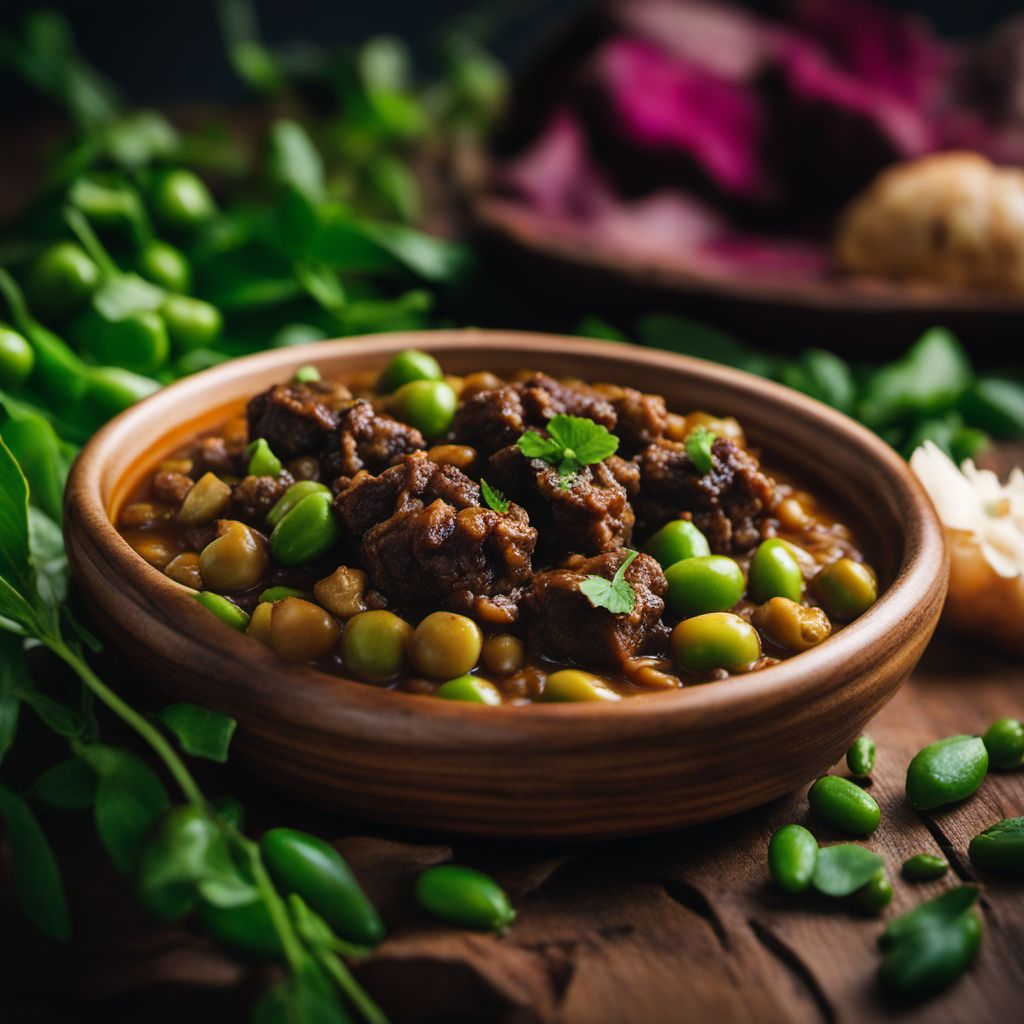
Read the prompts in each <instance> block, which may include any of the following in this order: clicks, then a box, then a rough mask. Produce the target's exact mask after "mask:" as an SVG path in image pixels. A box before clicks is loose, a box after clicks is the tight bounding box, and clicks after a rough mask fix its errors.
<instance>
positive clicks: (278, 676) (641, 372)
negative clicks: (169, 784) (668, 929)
mask: <svg viewBox="0 0 1024 1024" xmlns="http://www.w3.org/2000/svg"><path fill="white" fill-rule="evenodd" d="M410 346H415V347H418V348H423V349H427V350H428V351H430V352H432V353H433V354H434V355H436V356H437V357H438V359H440V361H441V363H442V365H443V366H444V367H445V369H446V370H447V371H450V372H453V373H465V372H469V371H471V370H478V369H490V370H493V371H495V372H497V373H499V374H502V373H510V372H512V371H514V370H516V369H520V368H522V367H524V366H528V367H531V368H535V369H539V370H545V371H547V372H548V373H551V374H553V375H556V376H559V375H561V376H567V375H578V376H582V377H585V378H587V379H589V380H605V381H612V382H616V383H620V384H626V385H631V386H633V387H637V388H642V389H644V390H648V391H656V392H659V393H661V394H664V395H665V397H666V398H667V400H668V402H669V406H670V408H672V409H675V410H682V411H685V410H689V409H694V408H700V409H706V410H708V411H710V412H713V413H718V414H723V415H724V414H731V415H735V416H736V417H738V418H739V420H740V422H741V423H742V424H743V425H744V427H745V428H746V431H747V435H748V437H749V438H750V439H751V441H752V443H753V444H754V445H756V446H758V447H760V448H761V449H762V450H763V451H764V454H765V461H766V462H767V464H768V465H769V466H770V467H772V468H775V469H785V470H786V471H788V472H791V473H793V474H795V476H796V477H797V479H798V480H800V481H801V482H802V483H804V484H805V485H806V486H807V487H808V488H809V489H810V490H811V491H812V492H815V493H819V494H826V495H828V496H829V497H830V498H831V501H832V503H833V506H834V507H835V508H836V509H837V511H838V512H839V513H840V514H841V516H842V517H843V518H844V519H846V520H847V521H851V522H853V523H854V524H855V525H856V526H858V527H859V529H860V535H861V540H862V542H863V546H864V547H865V549H866V550H867V552H868V554H869V556H870V557H871V559H872V560H873V562H874V564H875V565H876V567H877V568H878V569H879V571H880V576H881V578H882V579H883V582H885V583H887V584H888V585H887V587H886V588H885V590H884V593H883V594H882V596H881V597H880V599H879V600H878V602H877V603H876V604H875V605H874V607H872V608H871V609H870V610H869V611H868V612H867V613H866V614H864V615H863V616H862V617H861V618H859V619H858V620H857V621H856V622H853V623H852V624H850V625H849V626H847V627H846V628H845V629H843V630H841V631H840V632H839V633H837V634H836V635H835V636H833V637H832V638H830V639H829V640H827V641H826V642H825V643H824V644H822V645H821V646H820V647H818V648H815V649H813V650H811V651H808V652H806V653H803V654H800V655H797V656H796V657H794V658H792V659H790V660H788V661H784V662H782V663H781V664H779V665H776V666H772V667H770V668H767V669H764V670H762V671H759V672H754V673H752V674H750V675H745V676H738V677H733V678H730V679H727V680H725V681H722V682H715V683H709V684H706V685H701V686H693V687H689V688H683V689H681V690H674V691H666V692H659V693H651V694H649V695H640V696H637V697H633V698H630V699H627V700H624V701H621V702H619V703H616V704H607V705H605V704H563V705H553V704H538V705H529V706H501V707H486V706H482V705H473V704H463V703H460V702H457V701H442V700H434V699H431V698H429V697H423V696H416V695H410V694H405V693H396V692H392V691H387V690H382V689H378V688H375V687H373V686H370V685H367V684H365V683H361V682H357V681H354V680H348V679H342V678H338V677H335V676H331V675H327V674H325V673H322V672H320V671H317V670H315V669H314V668H311V667H306V666H296V665H294V664H291V663H289V662H286V661H284V660H282V659H280V658H279V657H278V656H277V655H276V654H274V653H273V652H271V651H270V650H269V649H267V648H265V647H263V646H262V645H261V644H260V643H258V642H257V641H255V640H253V639H250V638H249V637H246V636H244V635H243V634H240V633H237V632H235V631H233V630H232V629H230V628H228V627H227V626H225V625H223V624H222V623H220V622H218V621H217V620H216V619H215V618H213V616H211V615H210V613H209V612H208V611H206V610H205V609H204V608H202V607H200V606H199V605H198V604H197V603H196V602H195V601H194V600H193V599H192V598H191V597H190V596H189V594H188V593H187V592H185V591H184V590H183V589H182V588H180V587H179V586H178V585H177V584H175V583H173V582H171V581H170V580H169V579H168V578H167V577H166V576H164V575H163V574H162V573H161V572H159V571H158V570H157V569H154V568H152V567H151V566H150V565H148V564H147V563H146V562H145V561H143V559H142V558H141V557H139V556H138V555H137V554H136V553H135V552H134V551H133V550H132V549H131V548H130V547H129V546H128V544H127V543H125V541H124V540H122V538H121V537H120V536H119V535H118V533H117V531H116V530H115V529H114V527H113V526H112V525H111V517H112V516H116V515H117V513H118V510H119V508H120V507H121V505H122V504H123V503H124V501H125V500H126V498H127V496H128V495H129V494H130V493H131V491H132V490H133V489H134V488H135V487H136V486H137V484H138V483H139V481H140V480H141V479H142V478H143V475H144V474H145V473H147V472H148V471H149V470H151V468H152V467H153V465H154V464H155V462H156V461H158V460H159V459H160V458H161V457H163V456H165V455H167V454H168V453H170V452H171V451H172V450H174V449H175V448H177V447H179V446H181V445H182V444H183V443H185V442H186V441H187V440H189V439H190V438H191V437H192V436H194V435H195V434H196V433H198V432H199V431H201V430H204V429H211V428H213V427H215V426H216V425H218V423H220V422H222V421H223V419H224V418H225V417H226V415H227V413H228V411H229V410H236V409H237V408H238V407H239V405H240V403H241V402H242V401H244V400H245V399H246V398H248V397H249V396H251V395H253V394H255V393H257V392H259V391H261V390H263V389H264V388H266V387H268V386H270V385H271V384H273V383H276V382H279V381H281V380H283V379H286V378H287V377H288V376H289V375H290V374H291V373H292V372H293V371H294V370H295V369H297V368H298V367H299V366H302V365H304V364H306V363H310V362H315V363H316V364H317V366H319V367H320V368H321V371H322V372H323V373H324V374H325V375H326V376H330V375H337V376H342V377H343V376H344V375H345V374H346V373H350V372H358V371H365V370H367V369H371V368H375V367H380V366H383V364H384V363H385V361H386V360H387V359H388V358H389V357H390V355H391V354H392V353H394V352H396V351H398V350H400V349H403V348H408V347H410ZM65 527H66V538H67V547H68V554H69V556H70V559H71V565H72V569H73V572H74V575H75V578H76V580H77V582H78V585H79V586H80V587H81V588H82V590H83V591H84V592H85V595H86V596H87V599H88V601H89V605H90V607H91V608H92V610H93V612H94V614H95V617H96V621H97V625H98V627H99V629H100V631H101V633H102V634H103V635H104V636H105V638H106V639H107V641H108V642H109V644H110V645H112V646H113V647H114V648H116V649H117V650H118V651H120V652H121V653H122V654H123V656H124V657H125V658H126V659H127V660H128V661H129V662H130V663H131V664H132V665H133V666H134V667H135V669H136V670H137V673H138V678H139V679H140V680H142V681H143V685H145V686H147V687H152V688H154V689H155V690H156V691H157V692H158V693H159V695H160V696H161V697H162V698H170V699H174V700H184V701H193V702H196V703H200V704H206V705H209V706H212V707H216V708H219V709H221V710H223V711H225V712H227V713H228V714H231V715H233V716H234V717H235V718H236V719H238V722H239V729H238V733H237V737H236V740H235V743H234V754H235V756H236V757H237V759H238V760H239V761H241V762H244V764H246V765H247V766H248V767H249V768H250V769H251V770H252V771H253V772H254V773H256V774H257V775H259V776H261V777H262V778H264V779H265V780H266V781H267V782H268V783H270V784H271V785H273V786H275V787H278V788H280V789H283V790H285V791H287V792H289V793H291V794H294V795H295V796H296V797H297V798H299V799H301V800H305V801H308V802H310V803H313V804H317V805H320V806H322V807H327V808H334V809H337V810H339V811H345V812H348V813H351V814H355V815H358V816H360V817H363V818H367V819H374V820H378V821H382V822H389V823H392V824H398V825H404V826H414V827H422V828H427V829H433V830H442V831H450V832H457V833H466V834H476V835H488V836H506V837H533V838H539V837H543V838H553V837H606V836H618V835H628V834H637V833H644V832H653V831H657V830H662V829H669V828H674V827H677V826H681V825H687V824H691V823H695V822H700V821H707V820H710V819H715V818H721V817H724V816H726V815H729V814H733V813H735V812H737V811H741V810H744V809H746V808H749V807H753V806H755V805H757V804H762V803H765V802H766V801H769V800H772V799H774V798H776V797H779V796H781V795H783V794H784V793H787V792H789V791H791V790H792V789H794V788H795V787H798V786H802V785H804V784H805V783H807V782H809V781H810V780H811V779H813V778H814V777H815V776H816V775H817V774H819V773H820V772H821V771H822V770H823V769H825V768H826V767H828V766H829V765H831V764H832V763H833V762H835V760H836V759H837V758H838V757H839V756H840V755H841V754H842V753H843V751H844V750H845V749H846V747H847V746H848V744H849V743H850V741H851V740H852V739H853V738H854V737H855V736H856V735H857V734H858V732H859V731H860V730H861V728H862V727H863V726H864V724H865V723H866V722H867V721H868V720H869V719H870V718H871V717H872V716H873V715H874V714H875V713H876V712H877V711H878V710H879V708H881V707H882V705H883V704H885V702H886V701H887V700H888V699H889V698H890V697H891V696H892V695H893V693H894V692H895V691H896V689H897V688H898V687H899V685H900V682H901V681H902V680H903V679H904V678H905V677H906V675H907V674H908V673H909V672H910V670H911V669H912V668H913V667H914V665H915V664H916V662H917V660H918V658H919V656H920V655H921V653H922V651H923V649H924V647H925V645H926V644H927V643H928V640H929V638H930V636H931V634H932V631H933V629H934V627H935V624H936V621H937V619H938V616H939V612H940V609H941V607H942V601H943V597H944V595H945V590H946V577H947V561H946V553H945V548H944V545H943V539H942V532H941V529H940V526H939V523H938V521H937V519H936V516H935V513H934V511H933V509H932V507H931V505H930V503H929V501H928V499H927V498H926V497H925V495H924V493H923V492H922V490H921V489H920V487H919V486H918V485H917V483H916V481H915V480H914V478H913V477H912V476H911V474H910V472H909V470H908V469H907V466H906V464H905V463H904V462H903V460H902V459H901V458H900V457H899V456H898V455H897V454H896V453H895V452H894V451H892V450H891V449H890V448H888V447H887V446H886V445H885V444H883V443H882V442H881V441H880V440H878V439H877V438H876V437H875V436H874V435H873V434H871V433H869V432H868V431H867V430H865V429H863V428H862V427H860V426H858V425H857V424H856V423H854V422H853V421H851V420H849V419H847V418H846V417H844V416H842V415H840V414H839V413H837V412H834V411H833V410H831V409H828V408H826V407H825V406H823V405H821V404H819V403H817V402H815V401H812V400H811V399H809V398H806V397H804V396H803V395H800V394H798V393H797V392H795V391H791V390H788V389H786V388H783V387H780V386H778V385H775V384H771V383H766V382H765V381H763V380H760V379H758V378H755V377H752V376H749V375H747V374H744V373H741V372H738V371H735V370H731V369H727V368H724V367H721V366H717V365H713V364H710V363H705V362H702V361H699V360H693V359H687V358H683V357H681V356H676V355H672V354H668V353H664V352H658V351H653V350H648V349H640V348H633V347H630V346H625V345H615V344H609V343H605V342H593V341H581V340H578V339H570V338H561V337H553V336H545V335H537V334H515V333H500V332H483V331H440V332H426V333H414V334H394V335H378V336H374V337H367V338H349V339H346V340H342V341H333V342H321V343H316V344H314V345H311V346H302V347H299V348H289V349H279V350H275V351H271V352H266V353H263V354H261V355H256V356H252V357H249V358H246V359H240V360H237V361H234V362H231V363H227V364H225V365H223V366H219V367H216V368H214V369H211V370H207V371H206V372H204V373H200V374H198V375H196V376H194V377H190V378H188V379H187V380H184V381H181V382H180V383H178V384H175V385H173V386H171V387H169V388H167V389H166V390H164V391H161V392H159V393H158V394H156V395H154V396H153V397H152V398H149V399H147V400H146V401H144V402H142V403H140V404H139V405H137V406H135V407H134V408H132V409H130V410H128V411H127V412H125V413H123V414H122V415H121V416H119V417H118V418H117V419H116V420H114V421H113V422H111V423H110V424H108V425H107V426H106V427H105V428H104V429H103V430H101V431H100V432H99V433H98V434H97V435H96V436H95V437H94V438H93V439H92V441H90V442H89V444H88V445H87V446H86V447H85V449H84V450H83V452H82V454H81V456H80V457H79V459H78V462H77V463H76V464H75V467H74V470H73V472H72V475H71V479H70V481H69V484H68V490H67V506H66V518H65Z"/></svg>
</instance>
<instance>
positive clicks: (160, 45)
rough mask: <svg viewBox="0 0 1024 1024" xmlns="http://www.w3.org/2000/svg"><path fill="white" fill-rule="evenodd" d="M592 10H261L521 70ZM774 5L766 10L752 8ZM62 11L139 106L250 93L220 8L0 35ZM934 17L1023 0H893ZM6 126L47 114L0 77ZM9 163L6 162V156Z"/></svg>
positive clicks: (96, 6) (954, 23)
mask: <svg viewBox="0 0 1024 1024" xmlns="http://www.w3.org/2000/svg"><path fill="white" fill-rule="evenodd" d="M586 2H587V0H370V2H366V0H257V2H256V4H255V7H256V9H257V11H258V14H259V20H260V25H261V28H262V32H263V37H264V40H265V41H266V42H269V43H272V44H273V43H285V42H288V41H291V40H313V41H316V42H319V43H323V44H327V45H331V44H338V45H343V44H353V43H358V42H359V41H361V40H363V39H365V38H366V37H367V36H369V35H373V34H375V33H394V34H397V35H401V36H403V37H405V38H406V39H408V40H409V41H410V43H411V44H412V45H413V47H414V49H415V50H416V52H417V54H418V56H419V57H420V59H421V60H425V61H428V60H429V54H430V49H431V46H430V44H431V41H432V40H433V39H436V38H437V37H438V36H439V35H440V34H441V33H443V32H444V31H445V29H446V28H448V27H450V26H452V24H453V23H456V22H457V21H458V20H459V19H470V20H471V21H467V22H466V24H467V25H469V24H470V23H472V24H473V25H479V24H481V23H482V24H485V25H489V26H490V31H489V32H487V33H485V35H486V36H487V37H488V38H489V45H491V47H492V48H493V49H494V50H495V51H496V52H497V53H498V54H499V55H500V56H501V57H503V58H504V59H505V60H506V61H508V62H509V63H510V64H511V65H512V66H513V67H515V66H517V65H520V64H521V62H522V61H523V60H524V59H525V57H526V55H527V54H529V53H530V52H531V51H532V50H533V49H534V48H535V47H536V45H537V42H538V39H539V38H542V37H543V34H544V33H545V32H546V31H548V30H549V29H550V27H551V26H552V25H553V24H555V23H556V22H557V21H558V19H559V18H560V17H562V16H564V15H565V14H566V13H568V12H571V11H572V10H574V9H577V8H579V7H581V6H583V5H584V4H585V3H586ZM765 5H770V3H769V2H768V0H762V2H761V3H759V4H754V6H765ZM41 6H45V7H51V8H57V9H60V10H62V11H64V12H65V13H66V14H67V15H68V17H69V18H70V19H71V22H72V24H73V26H74V30H75V34H76V38H77V39H78V42H79V45H80V47H81V49H82V51H83V52H84V53H85V54H86V55H87V56H88V57H89V58H90V59H91V60H92V61H93V62H94V63H95V64H96V65H97V66H98V67H99V68H100V69H101V70H102V71H104V72H105V73H106V74H108V75H109V76H111V77H112V78H113V79H114V80H115V81H116V82H118V83H119V84H120V85H121V86H122V88H123V89H124V91H125V93H126V94H127V96H128V97H129V98H130V99H131V100H132V101H134V102H135V103H138V104H161V103H174V102H181V101H189V100H196V99H202V100H214V101H217V100H232V99H237V98H239V97H241V96H242V95H243V94H244V89H243V87H242V85H241V84H240V83H239V81H238V79H237V78H236V77H235V75H234V73H233V72H232V70H231V68H230V67H229V66H228V64H227V61H226V59H225V56H224V47H223V44H222V40H221V34H220V28H219V25H218V21H217V15H216V10H215V6H214V4H213V2H212V0H161V2H154V0H56V2H50V3H45V4H40V3H32V2H28V0H0V27H10V26H13V25H16V24H17V23H18V22H19V21H20V19H21V17H22V16H23V15H24V13H25V11H27V10H29V9H31V8H33V7H41ZM889 6H894V7H902V8H905V9H913V10H917V11H921V12H923V13H926V14H927V15H928V16H929V17H930V18H931V19H932V20H933V21H934V23H935V24H936V25H937V26H938V27H939V29H940V30H941V31H942V32H943V34H946V35H950V36H971V35H978V34H981V33H983V32H985V31H987V30H988V29H989V28H991V27H992V25H993V24H994V23H995V22H996V21H998V20H999V19H1000V18H1001V17H1004V16H1006V15H1008V14H1011V13H1014V12H1016V11H1020V10H1021V5H1020V2H1019V0H930V2H929V0H916V2H914V0H889ZM0 97H2V98H0V119H2V121H3V122H5V123H7V124H11V123H18V122H21V121H24V120H25V119H31V118H32V117H35V116H37V115H38V114H39V113H41V112H44V111H45V107H44V105H42V104H41V102H40V101H39V100H38V99H37V98H36V97H35V96H33V94H32V93H31V92H30V91H29V90H28V89H27V88H26V87H25V86H23V85H22V84H21V83H20V82H17V81H15V80H12V79H11V78H10V77H9V76H5V75H4V73H3V72H0ZM0 159H2V154H0Z"/></svg>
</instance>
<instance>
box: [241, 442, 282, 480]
mask: <svg viewBox="0 0 1024 1024" xmlns="http://www.w3.org/2000/svg"><path fill="white" fill-rule="evenodd" d="M245 457H246V458H247V459H248V460H249V462H248V465H247V466H246V473H248V474H249V476H280V475H281V460H280V459H279V458H278V457H277V456H276V455H275V454H274V453H273V452H272V451H271V450H270V445H269V444H267V440H266V438H264V437H258V438H256V440H255V441H253V442H252V444H250V445H249V446H248V447H247V448H246V449H245Z"/></svg>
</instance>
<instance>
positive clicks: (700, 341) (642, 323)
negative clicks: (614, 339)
mask: <svg viewBox="0 0 1024 1024" xmlns="http://www.w3.org/2000/svg"><path fill="white" fill-rule="evenodd" d="M636 333H637V336H638V338H639V339H640V341H642V342H643V343H644V344H645V345H652V346H653V347H654V348H664V349H668V350H669V351H671V352H680V353H682V354H683V355H687V356H694V357H696V358H697V359H707V360H710V361H711V362H713V363H723V364H724V365H726V366H734V367H736V369H738V370H746V371H747V372H748V373H756V374H758V376H761V377H774V376H775V375H776V374H777V372H778V370H779V367H780V364H781V360H779V359H778V358H777V357H771V356H766V355H764V354H762V353H760V352H757V351H755V350H754V349H752V348H750V347H749V346H747V345H744V344H743V343H742V342H741V341H739V340H737V339H736V338H735V337H734V336H733V335H731V334H729V333H727V332H726V331H721V330H719V329H718V328H717V327H711V326H709V325H708V324H704V323H701V322H700V321H699V320H692V319H690V318H689V317H685V316H673V315H667V314H656V315H652V316H645V317H641V319H640V320H639V321H638V322H637V325H636Z"/></svg>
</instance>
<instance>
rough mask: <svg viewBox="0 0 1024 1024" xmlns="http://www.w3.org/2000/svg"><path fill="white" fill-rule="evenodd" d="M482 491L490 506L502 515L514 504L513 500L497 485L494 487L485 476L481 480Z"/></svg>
mask: <svg viewBox="0 0 1024 1024" xmlns="http://www.w3.org/2000/svg"><path fill="white" fill-rule="evenodd" d="M480 491H481V493H482V494H483V496H484V501H486V502H487V505H488V507H489V508H492V509H494V511H495V512H499V513H500V514H501V515H504V514H505V513H506V512H507V511H508V509H509V506H510V505H511V504H512V502H511V501H509V500H508V498H506V497H505V495H504V494H502V493H501V491H499V490H498V489H497V488H496V487H492V486H491V485H490V484H489V483H488V482H487V481H486V480H484V479H483V478H481V480H480Z"/></svg>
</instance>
